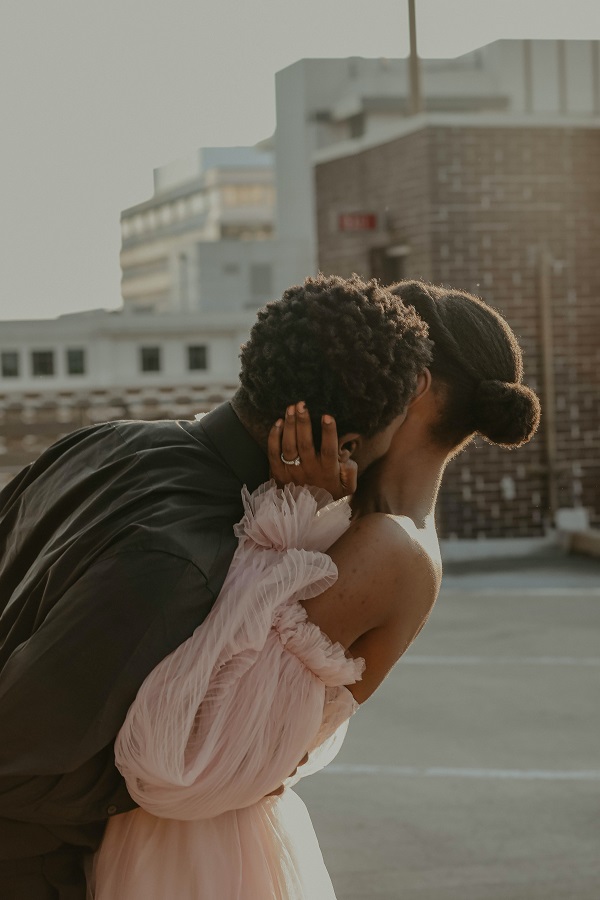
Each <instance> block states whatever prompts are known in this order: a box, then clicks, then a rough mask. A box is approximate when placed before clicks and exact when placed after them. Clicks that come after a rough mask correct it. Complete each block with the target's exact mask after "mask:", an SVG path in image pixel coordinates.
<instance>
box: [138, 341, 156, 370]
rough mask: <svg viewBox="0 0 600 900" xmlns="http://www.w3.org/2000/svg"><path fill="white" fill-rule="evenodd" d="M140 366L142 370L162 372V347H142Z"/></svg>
mask: <svg viewBox="0 0 600 900" xmlns="http://www.w3.org/2000/svg"><path fill="white" fill-rule="evenodd" d="M140 366H141V369H142V372H160V347H141V348H140Z"/></svg>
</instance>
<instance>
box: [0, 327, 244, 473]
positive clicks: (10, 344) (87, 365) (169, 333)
mask: <svg viewBox="0 0 600 900" xmlns="http://www.w3.org/2000/svg"><path fill="white" fill-rule="evenodd" d="M254 318H255V316H254V315H253V314H252V313H250V312H243V311H241V312H239V311H229V312H227V311H225V312H223V311H222V312H218V313H215V312H212V313H210V312H207V313H205V314H203V315H202V317H201V318H199V317H198V315H196V314H190V313H170V314H168V313H166V314H163V315H160V316H157V315H153V314H146V315H144V314H141V313H136V314H133V313H129V312H104V311H97V312H90V313H79V314H74V315H66V316H60V317H59V318H57V319H51V320H45V321H44V320H42V321H23V322H19V321H14V322H2V323H1V325H0V335H1V336H0V487H1V486H2V484H4V483H5V482H7V481H8V480H9V479H10V478H11V477H12V475H14V474H15V473H16V472H17V471H18V470H19V469H20V468H22V467H23V466H24V465H26V464H27V463H28V462H31V461H32V460H33V459H35V457H36V456H37V455H38V454H39V453H41V452H42V451H43V450H44V449H45V448H46V447H48V446H49V445H50V444H51V443H53V442H54V441H56V440H58V438H60V437H61V436H62V435H64V434H67V433H68V432H70V431H73V430H75V429H76V428H79V427H81V426H82V425H88V424H92V423H94V422H105V421H108V420H110V419H132V418H133V419H162V418H169V419H191V418H193V417H194V415H195V414H196V413H198V412H207V411H208V410H209V409H212V408H213V407H214V406H215V405H216V404H217V403H220V402H221V401H223V400H226V399H228V398H229V397H231V396H232V395H233V393H234V391H235V390H236V387H237V384H238V372H239V360H238V355H239V348H240V345H241V344H242V343H243V342H244V341H245V340H246V338H247V336H248V333H249V331H250V328H251V326H252V323H253V321H254Z"/></svg>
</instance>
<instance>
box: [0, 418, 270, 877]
mask: <svg viewBox="0 0 600 900" xmlns="http://www.w3.org/2000/svg"><path fill="white" fill-rule="evenodd" d="M267 478H268V463H267V458H266V455H265V454H264V453H263V452H262V450H260V448H259V447H258V445H257V444H256V443H255V442H254V441H253V439H252V438H251V437H250V435H249V434H248V432H247V431H246V430H245V429H244V427H243V426H242V425H241V423H240V421H239V420H238V418H237V416H236V415H235V413H234V412H233V409H232V408H231V406H230V405H229V404H228V403H227V404H223V405H222V406H220V407H218V408H217V409H216V410H214V411H213V412H212V413H209V414H208V415H207V416H205V417H204V418H203V419H202V420H200V421H199V422H176V421H160V422H135V421H134V422H112V423H107V424H103V425H97V426H91V427H88V428H83V429H80V430H79V431H76V432H74V433H73V434H69V435H67V436H66V437H65V438H63V439H62V440H60V441H58V442H57V443H56V444H54V445H53V446H52V447H50V448H49V449H48V450H46V451H45V452H44V453H43V454H42V455H41V457H40V458H39V459H38V460H37V461H36V462H35V463H33V464H32V465H31V466H29V467H28V468H26V469H25V470H24V471H23V472H21V473H20V474H19V475H18V476H17V477H16V478H15V479H14V480H13V481H12V482H11V483H10V484H9V485H8V486H7V487H6V488H5V489H4V491H2V492H1V493H0V859H5V860H8V859H14V858H20V857H32V856H38V855H42V854H47V853H51V852H53V851H55V850H56V849H57V848H61V847H64V846H65V845H71V846H73V845H75V846H79V847H82V848H87V849H94V848H95V847H97V846H98V844H99V841H100V839H101V836H102V833H103V830H104V826H105V823H106V820H107V817H108V816H110V815H114V814H115V813H119V812H123V811H125V810H128V809H132V808H133V807H134V805H135V804H134V803H133V801H132V800H131V799H130V797H129V795H128V793H127V791H126V789H125V784H124V782H123V779H122V778H121V776H120V775H119V773H118V771H117V769H116V768H115V765H114V756H113V743H114V740H115V737H116V734H117V732H118V731H119V728H120V727H121V725H122V723H123V721H124V719H125V715H126V713H127V710H128V708H129V706H130V704H131V702H132V701H133V699H134V697H135V695H136V693H137V691H138V689H139V687H140V685H141V684H142V682H143V680H144V678H145V677H146V676H147V675H148V673H149V672H150V671H151V670H152V669H153V668H154V667H155V666H156V665H157V664H158V663H159V662H160V660H162V659H164V657H165V656H167V655H168V654H169V653H170V652H171V651H172V650H174V649H175V648H176V647H177V646H178V645H179V644H181V643H182V642H183V641H184V640H185V639H186V638H187V637H189V635H190V634H191V633H192V631H193V630H194V628H195V627H196V626H197V625H199V624H200V623H201V622H202V621H203V620H204V618H205V617H206V615H207V614H208V612H209V610H210V608H211V606H212V604H213V602H214V600H215V599H216V597H217V594H218V592H219V590H220V588H221V585H222V583H223V580H224V578H225V575H226V573H227V569H228V568H229V564H230V562H231V558H232V556H233V553H234V551H235V547H236V543H237V542H236V540H235V538H234V535H233V525H234V524H235V523H236V522H237V521H238V520H239V519H240V518H241V516H242V514H243V510H242V504H241V498H240V491H241V487H242V484H244V483H245V484H247V486H248V488H249V489H250V490H254V489H255V488H256V487H257V486H258V485H259V484H260V483H262V482H263V481H266V480H267Z"/></svg>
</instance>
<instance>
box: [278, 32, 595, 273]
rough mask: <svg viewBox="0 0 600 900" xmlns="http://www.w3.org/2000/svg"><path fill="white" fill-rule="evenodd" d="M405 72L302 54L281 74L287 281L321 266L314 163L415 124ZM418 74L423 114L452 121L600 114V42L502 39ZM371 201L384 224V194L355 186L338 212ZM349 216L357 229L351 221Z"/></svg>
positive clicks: (281, 214)
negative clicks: (377, 196)
mask: <svg viewBox="0 0 600 900" xmlns="http://www.w3.org/2000/svg"><path fill="white" fill-rule="evenodd" d="M408 79H409V67H408V60H407V59H362V58H350V59H303V60H300V61H299V62H296V63H294V64H293V65H291V66H288V67H287V68H286V69H283V70H282V71H280V72H278V73H277V75H276V79H275V85H276V102H277V129H276V134H275V186H276V197H277V215H276V229H277V236H278V239H279V240H281V241H285V242H288V241H291V242H293V244H294V247H295V253H294V255H293V256H292V255H291V254H289V255H288V266H289V267H288V268H286V269H285V271H282V273H281V280H282V281H283V282H284V283H288V284H292V283H294V282H296V281H298V280H300V279H301V278H303V277H304V276H305V275H306V274H308V273H311V272H314V271H316V269H317V268H318V265H319V259H318V248H317V242H318V241H317V225H316V222H317V210H316V200H315V182H314V176H315V165H316V164H318V163H320V162H322V161H323V159H325V158H327V155H328V154H330V155H331V156H336V155H337V156H339V155H343V154H351V153H356V152H357V151H359V150H363V149H366V148H368V147H369V146H375V145H378V144H381V143H382V142H384V141H387V140H391V139H393V138H394V137H399V136H401V135H402V134H403V133H404V129H405V128H406V127H408V128H409V129H411V128H412V124H410V109H409V96H410V88H409V80H408ZM421 81H422V93H423V106H424V109H425V112H426V114H427V115H428V116H430V115H432V114H436V115H437V116H445V117H446V118H445V121H446V122H447V123H448V124H449V125H450V124H451V123H452V122H454V121H456V122H457V123H458V121H459V120H458V119H457V118H456V117H457V116H461V117H464V116H468V117H469V118H470V120H472V121H474V122H475V121H478V120H483V119H484V117H486V116H489V115H490V114H493V115H494V116H497V117H498V121H512V122H514V121H516V120H518V119H519V118H523V117H525V118H526V119H527V120H530V119H531V117H536V118H539V117H541V118H546V119H547V118H553V117H555V116H564V117H567V118H568V119H570V120H572V121H577V120H578V119H585V120H589V119H590V118H591V117H593V116H598V115H600V42H599V41H547V40H546V41H544V40H540V41H519V40H502V41H496V42H494V43H492V44H489V45H487V46H485V47H481V48H479V49H477V50H474V51H473V52H471V53H467V54H464V55H462V56H459V57H456V58H455V59H422V60H421ZM460 121H463V119H461V120H460ZM407 123H408V125H407ZM357 202H358V206H357V205H356V204H357ZM365 204H367V207H368V209H369V211H372V212H375V213H376V214H377V216H378V222H379V223H381V222H382V221H383V219H384V218H385V211H386V203H385V200H384V201H383V203H382V205H381V206H380V207H378V209H377V210H373V209H372V206H373V204H372V201H371V198H369V197H364V198H359V199H358V201H357V199H356V193H355V192H354V193H353V195H352V199H350V198H349V199H348V202H340V204H339V208H338V209H336V211H335V215H336V216H339V215H343V214H354V213H355V212H357V211H358V212H359V213H360V212H361V211H362V210H363V208H366V207H365ZM344 224H345V227H347V228H348V229H351V228H352V227H353V223H352V220H351V219H346V220H345V223H344Z"/></svg>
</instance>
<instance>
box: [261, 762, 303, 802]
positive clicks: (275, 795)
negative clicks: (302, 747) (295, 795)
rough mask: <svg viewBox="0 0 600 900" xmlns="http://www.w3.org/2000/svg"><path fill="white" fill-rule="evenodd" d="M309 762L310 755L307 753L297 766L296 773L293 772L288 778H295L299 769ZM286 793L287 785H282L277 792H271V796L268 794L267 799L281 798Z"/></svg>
mask: <svg viewBox="0 0 600 900" xmlns="http://www.w3.org/2000/svg"><path fill="white" fill-rule="evenodd" d="M307 762H308V753H305V754H304V756H303V757H302V759H301V760H300V762H299V763H298V765H297V766H296V768H295V769H294V771H293V772H291V773H290V775H288V778H293V777H294V775H295V774H296V772H297V771H298V767H299V766H303V765H304V764H305V763H307ZM284 791H285V785H284V784H282V785H281V787H278V788H277V789H276V790H274V791H271V793H270V794H267V797H281V795H282V794H283V792H284Z"/></svg>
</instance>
